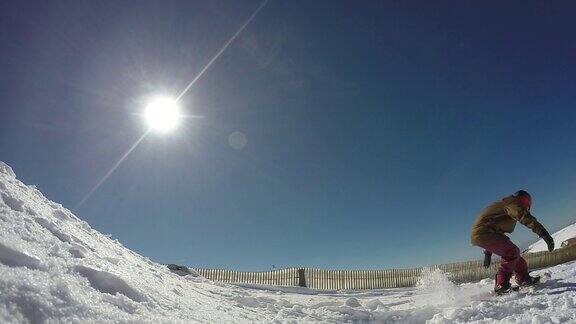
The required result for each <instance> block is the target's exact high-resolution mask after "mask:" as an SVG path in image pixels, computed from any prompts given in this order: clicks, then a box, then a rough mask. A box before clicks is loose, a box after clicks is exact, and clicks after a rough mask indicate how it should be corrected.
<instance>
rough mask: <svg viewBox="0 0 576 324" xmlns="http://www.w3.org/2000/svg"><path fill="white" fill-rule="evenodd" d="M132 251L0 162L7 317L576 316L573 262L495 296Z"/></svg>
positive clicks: (0, 265)
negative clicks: (247, 270) (207, 273)
mask: <svg viewBox="0 0 576 324" xmlns="http://www.w3.org/2000/svg"><path fill="white" fill-rule="evenodd" d="M171 268H172V269H173V270H177V271H176V272H177V273H173V272H172V271H170V270H169V269H168V267H166V266H163V265H161V264H157V263H154V262H152V261H150V260H148V259H147V258H145V257H143V256H141V255H138V254H137V253H135V252H133V251H131V250H129V249H127V248H125V247H124V246H122V244H120V243H119V242H118V241H116V240H112V239H110V238H109V237H108V236H106V235H103V234H101V233H99V232H97V231H95V230H93V229H92V228H90V226H89V225H88V224H87V223H86V222H84V221H82V220H80V219H78V218H77V217H76V216H75V215H74V214H72V213H71V212H70V211H69V210H67V209H66V208H64V207H62V206H61V205H60V204H57V203H54V202H52V201H50V200H48V199H46V198H45V197H44V196H43V195H42V193H41V192H40V191H38V190H37V189H36V188H35V187H34V186H26V185H24V184H22V183H21V182H20V181H18V180H17V179H16V176H15V175H14V172H13V171H12V169H11V168H10V167H9V166H7V165H6V164H4V163H1V162H0V323H47V322H48V323H62V322H65V323H68V322H75V323H77V322H81V323H84V322H90V323H93V322H96V323H126V322H135V323H142V322H145V323H190V322H200V323H239V322H240V323H254V322H276V323H305V322H314V323H316V322H324V323H341V322H377V323H424V322H428V323H453V322H458V323H461V322H481V323H488V322H490V323H492V322H504V323H560V322H576V307H575V306H576V263H574V262H573V263H568V264H563V265H560V266H556V267H553V268H549V269H546V270H543V272H544V275H545V277H546V278H549V279H548V280H547V281H546V283H545V284H543V285H542V287H540V288H538V289H534V291H530V292H525V293H518V294H511V295H508V296H503V297H495V296H493V295H491V293H490V291H491V289H492V286H493V284H494V283H493V281H492V280H483V281H481V282H479V283H473V284H464V285H455V284H453V283H452V282H451V281H450V275H449V274H445V273H442V272H440V271H439V270H426V271H424V273H423V275H422V278H421V279H420V281H419V284H418V287H416V288H401V289H384V290H370V291H323V290H312V289H307V288H301V287H271V286H264V285H228V284H222V283H215V282H212V281H209V280H206V279H205V278H203V277H201V276H199V275H198V274H197V273H195V272H192V271H187V270H186V269H185V268H181V267H178V266H175V265H171Z"/></svg>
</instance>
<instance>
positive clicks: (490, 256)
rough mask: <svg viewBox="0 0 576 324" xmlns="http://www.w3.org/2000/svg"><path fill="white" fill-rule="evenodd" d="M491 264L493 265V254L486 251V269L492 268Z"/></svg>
mask: <svg viewBox="0 0 576 324" xmlns="http://www.w3.org/2000/svg"><path fill="white" fill-rule="evenodd" d="M490 263H492V252H490V251H487V250H484V264H483V265H484V268H488V267H490Z"/></svg>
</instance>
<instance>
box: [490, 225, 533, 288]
mask: <svg viewBox="0 0 576 324" xmlns="http://www.w3.org/2000/svg"><path fill="white" fill-rule="evenodd" d="M480 247H481V248H483V249H484V250H486V251H488V252H491V253H494V254H496V255H499V256H500V257H502V263H501V264H500V269H498V274H497V275H496V286H498V285H502V284H504V283H507V282H510V278H511V277H512V274H513V273H515V274H516V282H517V283H518V284H522V283H524V282H526V281H527V280H528V265H527V264H526V260H524V258H522V256H520V249H519V248H518V247H517V246H516V245H514V243H512V241H510V239H509V238H508V236H506V235H502V236H501V237H499V238H497V239H495V240H494V241H492V242H489V243H487V244H482V245H480Z"/></svg>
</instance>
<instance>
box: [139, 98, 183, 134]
mask: <svg viewBox="0 0 576 324" xmlns="http://www.w3.org/2000/svg"><path fill="white" fill-rule="evenodd" d="M144 117H145V118H146V122H147V123H148V125H149V126H150V128H151V129H153V130H155V131H158V132H161V133H165V132H168V131H171V130H173V129H174V128H176V126H178V121H179V120H180V117H181V115H180V109H179V108H178V104H177V103H176V101H175V100H172V99H170V98H156V99H154V100H153V101H151V102H150V103H149V104H148V106H146V112H145V113H144Z"/></svg>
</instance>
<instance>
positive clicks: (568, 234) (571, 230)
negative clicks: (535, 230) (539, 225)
mask: <svg viewBox="0 0 576 324" xmlns="http://www.w3.org/2000/svg"><path fill="white" fill-rule="evenodd" d="M552 237H553V238H554V244H555V245H556V248H560V245H561V244H562V242H564V241H566V240H568V239H571V238H574V237H576V223H574V224H572V225H570V226H567V227H564V228H563V229H561V230H559V231H558V232H556V233H554V234H552ZM540 251H548V246H547V245H546V242H544V240H542V239H540V240H538V241H537V242H536V243H534V244H532V245H530V246H529V247H528V249H527V250H526V252H532V253H535V252H540Z"/></svg>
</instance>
